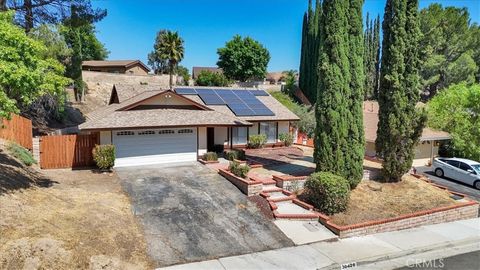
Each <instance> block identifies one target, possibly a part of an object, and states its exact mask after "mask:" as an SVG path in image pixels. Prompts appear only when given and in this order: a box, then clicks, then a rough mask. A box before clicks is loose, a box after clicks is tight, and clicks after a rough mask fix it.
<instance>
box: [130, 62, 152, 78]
mask: <svg viewBox="0 0 480 270" xmlns="http://www.w3.org/2000/svg"><path fill="white" fill-rule="evenodd" d="M125 73H126V74H131V75H143V76H145V75H148V72H147V71H146V70H145V69H143V68H141V67H140V65H138V64H137V65H135V66H133V67H130V68H128V69H127V70H126V71H125Z"/></svg>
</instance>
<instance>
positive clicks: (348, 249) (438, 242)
mask: <svg viewBox="0 0 480 270" xmlns="http://www.w3.org/2000/svg"><path fill="white" fill-rule="evenodd" d="M477 250H480V218H476V219H470V220H461V221H455V222H450V223H442V224H436V225H428V226H423V227H418V228H414V229H409V230H403V231H395V232H388V233H380V234H374V235H368V236H362V237H354V238H347V239H340V240H338V241H334V242H319V243H313V244H308V245H301V246H296V247H289V248H281V249H276V250H269V251H263V252H257V253H251V254H246V255H240V256H233V257H225V258H220V259H216V260H210V261H203V262H197V263H191V264H184V265H176V266H170V267H167V268H163V269H168V270H182V269H210V270H217V269H218V270H235V269H340V266H341V265H342V264H348V263H351V264H352V265H353V264H356V267H357V268H355V269H395V268H398V267H402V266H408V265H412V264H414V263H415V262H416V261H417V260H426V261H430V260H434V259H438V258H444V257H450V256H454V255H457V254H462V253H468V252H472V251H477ZM478 263H479V267H478V268H480V261H479V262H478Z"/></svg>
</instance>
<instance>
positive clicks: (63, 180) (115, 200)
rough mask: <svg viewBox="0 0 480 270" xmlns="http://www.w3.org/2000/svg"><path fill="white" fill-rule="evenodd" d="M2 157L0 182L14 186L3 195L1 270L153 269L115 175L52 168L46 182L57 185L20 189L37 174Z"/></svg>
mask: <svg viewBox="0 0 480 270" xmlns="http://www.w3.org/2000/svg"><path fill="white" fill-rule="evenodd" d="M0 155H1V156H2V158H3V160H0V161H3V162H0V170H2V172H5V171H7V172H8V175H7V174H0V178H2V179H0V180H1V181H0V184H2V183H10V184H9V185H8V186H6V188H4V190H2V192H0V236H1V237H0V269H149V268H151V266H152V264H151V262H150V259H149V258H148V256H147V254H146V244H145V240H144V236H143V233H142V228H141V226H140V225H139V224H138V223H137V221H136V219H135V218H134V216H133V214H132V209H131V206H130V201H129V199H128V197H127V196H126V195H125V194H124V193H123V192H122V190H121V187H120V184H119V183H118V180H117V178H116V176H115V175H113V174H110V175H109V174H99V173H94V172H91V171H90V170H82V171H72V170H49V171H45V173H44V174H45V176H42V179H49V180H51V181H53V182H52V184H53V185H51V186H49V187H39V186H37V185H35V183H34V182H32V183H31V185H24V186H22V185H17V182H21V181H24V178H29V177H30V176H29V175H28V174H31V173H33V172H32V171H30V172H29V173H28V174H27V175H25V170H27V168H22V167H21V166H18V164H17V163H16V162H15V160H14V159H11V158H10V157H9V156H8V155H6V154H5V153H4V152H2V151H0ZM14 168H15V169H14ZM7 169H8V170H7ZM37 174H39V173H37ZM0 190H1V189H0Z"/></svg>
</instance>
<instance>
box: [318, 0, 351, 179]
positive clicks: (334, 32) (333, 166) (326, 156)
mask: <svg viewBox="0 0 480 270" xmlns="http://www.w3.org/2000/svg"><path fill="white" fill-rule="evenodd" d="M348 10H349V0H324V1H323V5H322V11H323V13H322V18H321V24H320V25H321V29H320V44H321V45H320V50H319V52H320V56H319V61H320V62H321V63H322V64H321V65H320V66H319V72H320V73H319V82H318V87H317V89H318V91H317V92H318V95H317V102H316V106H315V113H316V120H317V121H316V122H317V126H316V130H315V138H314V141H315V150H314V159H315V162H316V165H317V166H316V170H317V171H327V172H332V173H335V174H338V175H341V176H347V175H348V174H349V172H347V170H346V167H345V166H346V163H345V158H346V154H345V153H346V152H347V151H349V149H350V146H349V145H348V141H347V137H348V135H349V128H348V125H349V124H350V123H348V121H349V117H350V113H349V112H348V111H349V102H348V101H347V99H348V97H350V93H349V92H350V91H349V89H350V63H349V53H348V51H349V42H348V20H349V18H348V17H347V12H348Z"/></svg>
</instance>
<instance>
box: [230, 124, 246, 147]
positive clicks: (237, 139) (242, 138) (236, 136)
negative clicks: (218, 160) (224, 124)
mask: <svg viewBox="0 0 480 270" xmlns="http://www.w3.org/2000/svg"><path fill="white" fill-rule="evenodd" d="M232 144H247V127H233V128H232Z"/></svg>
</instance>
